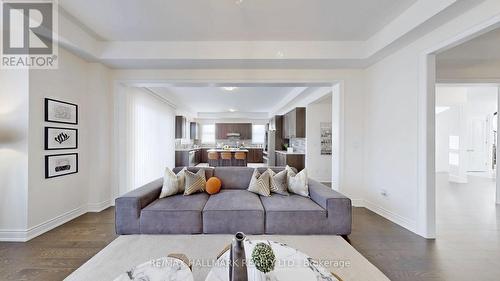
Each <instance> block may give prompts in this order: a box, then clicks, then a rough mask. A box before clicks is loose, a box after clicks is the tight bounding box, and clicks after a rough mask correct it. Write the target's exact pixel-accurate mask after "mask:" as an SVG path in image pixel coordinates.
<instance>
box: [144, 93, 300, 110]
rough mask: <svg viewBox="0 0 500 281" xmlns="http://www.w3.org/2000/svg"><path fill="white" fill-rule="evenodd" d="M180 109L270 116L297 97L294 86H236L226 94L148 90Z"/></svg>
mask: <svg viewBox="0 0 500 281" xmlns="http://www.w3.org/2000/svg"><path fill="white" fill-rule="evenodd" d="M149 89H150V90H151V91H153V92H155V93H156V94H158V95H160V96H162V97H164V98H166V99H167V100H169V101H171V102H172V103H173V104H175V105H177V106H178V107H179V108H181V109H183V110H188V111H190V112H193V113H208V112H212V113H213V112H230V110H235V111H236V112H238V113H252V112H253V113H255V112H262V113H269V112H272V111H273V110H275V108H276V107H277V106H279V105H280V104H281V103H283V101H286V100H288V99H289V98H291V95H293V97H295V96H296V93H295V91H294V90H295V89H297V88H295V87H239V88H236V89H234V90H233V91H227V90H224V89H222V88H219V87H149Z"/></svg>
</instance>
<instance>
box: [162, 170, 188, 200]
mask: <svg viewBox="0 0 500 281" xmlns="http://www.w3.org/2000/svg"><path fill="white" fill-rule="evenodd" d="M185 171H186V168H184V169H182V170H181V171H180V172H178V173H177V175H176V174H175V173H174V172H173V171H172V170H170V168H166V169H165V174H164V175H163V186H162V188H161V192H160V198H164V197H167V196H172V195H175V194H177V193H179V192H182V191H184V181H185V179H186V176H185V174H184V172H185Z"/></svg>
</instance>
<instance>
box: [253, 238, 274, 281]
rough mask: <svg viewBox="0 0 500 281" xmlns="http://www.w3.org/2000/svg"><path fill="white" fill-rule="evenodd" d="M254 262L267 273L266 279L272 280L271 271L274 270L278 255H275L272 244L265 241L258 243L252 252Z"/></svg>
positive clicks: (260, 269) (256, 266)
mask: <svg viewBox="0 0 500 281" xmlns="http://www.w3.org/2000/svg"><path fill="white" fill-rule="evenodd" d="M252 262H253V263H254V264H255V268H257V270H259V271H260V272H263V273H264V274H266V280H272V279H271V278H272V277H271V276H270V275H269V273H270V272H271V271H273V270H274V264H275V262H276V256H275V255H274V252H273V249H272V248H271V246H269V245H267V244H265V243H258V244H257V245H255V248H254V249H253V252H252Z"/></svg>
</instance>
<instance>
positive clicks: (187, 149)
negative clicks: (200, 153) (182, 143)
mask: <svg viewBox="0 0 500 281" xmlns="http://www.w3.org/2000/svg"><path fill="white" fill-rule="evenodd" d="M200 149H201V147H198V148H176V149H175V151H193V150H200Z"/></svg>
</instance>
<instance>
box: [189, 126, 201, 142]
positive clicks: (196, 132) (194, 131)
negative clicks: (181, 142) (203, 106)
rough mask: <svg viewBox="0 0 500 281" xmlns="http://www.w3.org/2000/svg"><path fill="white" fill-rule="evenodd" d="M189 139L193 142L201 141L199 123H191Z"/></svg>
mask: <svg viewBox="0 0 500 281" xmlns="http://www.w3.org/2000/svg"><path fill="white" fill-rule="evenodd" d="M189 138H190V139H192V140H199V139H200V125H199V124H198V123H196V122H191V123H189Z"/></svg>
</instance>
